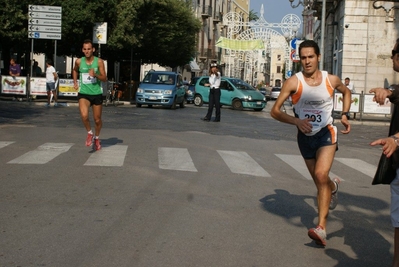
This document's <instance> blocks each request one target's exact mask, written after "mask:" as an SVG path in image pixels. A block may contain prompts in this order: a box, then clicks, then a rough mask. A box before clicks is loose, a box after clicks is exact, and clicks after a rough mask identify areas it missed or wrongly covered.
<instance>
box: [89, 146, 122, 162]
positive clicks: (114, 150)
mask: <svg viewBox="0 0 399 267" xmlns="http://www.w3.org/2000/svg"><path fill="white" fill-rule="evenodd" d="M127 147H128V146H127V145H113V146H106V145H102V147H101V150H98V151H96V152H95V153H93V154H91V156H90V157H89V158H88V159H87V161H86V163H85V164H84V165H85V166H105V167H121V166H123V162H124V160H125V157H126V152H127Z"/></svg>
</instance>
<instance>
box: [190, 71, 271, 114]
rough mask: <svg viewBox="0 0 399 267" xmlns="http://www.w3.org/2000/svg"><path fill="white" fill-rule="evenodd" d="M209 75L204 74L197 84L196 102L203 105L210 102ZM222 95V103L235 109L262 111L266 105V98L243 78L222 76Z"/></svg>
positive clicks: (197, 104)
mask: <svg viewBox="0 0 399 267" xmlns="http://www.w3.org/2000/svg"><path fill="white" fill-rule="evenodd" d="M208 83H209V76H202V77H200V78H199V79H198V81H197V83H196V84H195V96H194V104H195V105H196V106H202V105H203V104H204V103H208V102H209V90H210V88H209V86H205V84H208ZM220 89H221V96H220V104H221V105H226V106H232V107H233V109H236V110H242V109H243V108H250V109H254V110H255V111H261V110H263V109H264V108H265V106H266V98H265V97H264V95H262V94H261V93H260V92H259V91H258V90H256V89H255V88H253V87H252V86H251V85H249V84H247V83H246V82H244V81H243V80H240V79H236V78H228V77H222V81H221V83H220Z"/></svg>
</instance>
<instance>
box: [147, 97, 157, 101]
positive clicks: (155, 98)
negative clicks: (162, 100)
mask: <svg viewBox="0 0 399 267" xmlns="http://www.w3.org/2000/svg"><path fill="white" fill-rule="evenodd" d="M149 99H150V100H157V97H156V96H150V97H149Z"/></svg>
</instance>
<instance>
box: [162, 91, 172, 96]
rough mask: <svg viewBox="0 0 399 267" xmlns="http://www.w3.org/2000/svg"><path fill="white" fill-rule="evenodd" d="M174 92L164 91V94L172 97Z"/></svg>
mask: <svg viewBox="0 0 399 267" xmlns="http://www.w3.org/2000/svg"><path fill="white" fill-rule="evenodd" d="M172 92H173V90H165V91H163V94H164V95H171V94H172Z"/></svg>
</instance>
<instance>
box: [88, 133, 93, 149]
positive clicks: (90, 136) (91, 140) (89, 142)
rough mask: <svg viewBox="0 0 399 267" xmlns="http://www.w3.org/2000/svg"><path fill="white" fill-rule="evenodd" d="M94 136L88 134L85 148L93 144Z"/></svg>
mask: <svg viewBox="0 0 399 267" xmlns="http://www.w3.org/2000/svg"><path fill="white" fill-rule="evenodd" d="M93 138H94V135H93V134H90V133H88V134H87V137H86V146H91V145H92V144H93Z"/></svg>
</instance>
